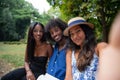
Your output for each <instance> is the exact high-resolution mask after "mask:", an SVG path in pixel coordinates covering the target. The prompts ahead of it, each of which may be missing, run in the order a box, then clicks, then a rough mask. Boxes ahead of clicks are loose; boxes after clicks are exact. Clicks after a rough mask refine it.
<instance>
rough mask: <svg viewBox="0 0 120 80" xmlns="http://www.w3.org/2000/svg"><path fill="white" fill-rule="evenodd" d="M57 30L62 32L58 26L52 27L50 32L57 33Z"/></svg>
mask: <svg viewBox="0 0 120 80" xmlns="http://www.w3.org/2000/svg"><path fill="white" fill-rule="evenodd" d="M56 30H61V29H60V28H59V27H57V26H56V27H51V28H50V30H49V31H50V32H52V31H56Z"/></svg>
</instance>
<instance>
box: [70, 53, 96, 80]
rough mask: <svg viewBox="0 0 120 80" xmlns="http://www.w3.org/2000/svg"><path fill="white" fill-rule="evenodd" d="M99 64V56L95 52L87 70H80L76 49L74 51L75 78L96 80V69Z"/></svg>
mask: <svg viewBox="0 0 120 80" xmlns="http://www.w3.org/2000/svg"><path fill="white" fill-rule="evenodd" d="M97 65H98V57H97V55H96V54H95V53H94V56H93V59H92V60H91V63H90V66H87V68H86V69H85V71H83V72H80V71H79V70H78V69H77V66H76V58H75V51H72V75H73V80H95V77H96V70H97Z"/></svg>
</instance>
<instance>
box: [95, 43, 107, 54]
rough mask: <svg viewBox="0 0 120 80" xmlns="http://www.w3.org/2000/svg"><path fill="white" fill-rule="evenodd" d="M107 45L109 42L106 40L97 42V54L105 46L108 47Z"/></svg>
mask: <svg viewBox="0 0 120 80" xmlns="http://www.w3.org/2000/svg"><path fill="white" fill-rule="evenodd" d="M107 45H108V44H107V43H105V42H100V43H98V44H97V46H96V49H95V52H96V54H97V56H99V55H100V53H101V51H102V50H103V49H104V48H106V47H107Z"/></svg>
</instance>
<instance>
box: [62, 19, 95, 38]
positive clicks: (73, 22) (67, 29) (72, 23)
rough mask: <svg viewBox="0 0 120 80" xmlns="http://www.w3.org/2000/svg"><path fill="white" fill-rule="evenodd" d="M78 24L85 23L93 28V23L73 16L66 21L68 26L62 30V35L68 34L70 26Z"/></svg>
mask: <svg viewBox="0 0 120 80" xmlns="http://www.w3.org/2000/svg"><path fill="white" fill-rule="evenodd" d="M80 24H85V25H88V27H90V28H92V29H93V28H94V25H93V24H91V23H88V22H87V21H86V20H85V19H84V18H82V17H75V18H72V19H70V20H69V21H68V27H67V28H66V29H65V30H64V33H63V34H64V35H65V36H68V31H69V29H70V28H72V27H75V26H76V25H80Z"/></svg>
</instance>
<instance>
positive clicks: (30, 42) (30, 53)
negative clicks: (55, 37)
mask: <svg viewBox="0 0 120 80" xmlns="http://www.w3.org/2000/svg"><path fill="white" fill-rule="evenodd" d="M36 25H40V26H41V27H42V29H43V36H42V38H41V40H40V41H41V42H44V41H46V38H45V30H44V25H43V24H42V23H39V22H33V23H31V24H30V28H29V31H28V39H27V51H26V52H27V58H28V60H29V61H32V60H33V58H34V50H35V44H36V43H35V39H34V37H33V30H34V28H35V26H36Z"/></svg>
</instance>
